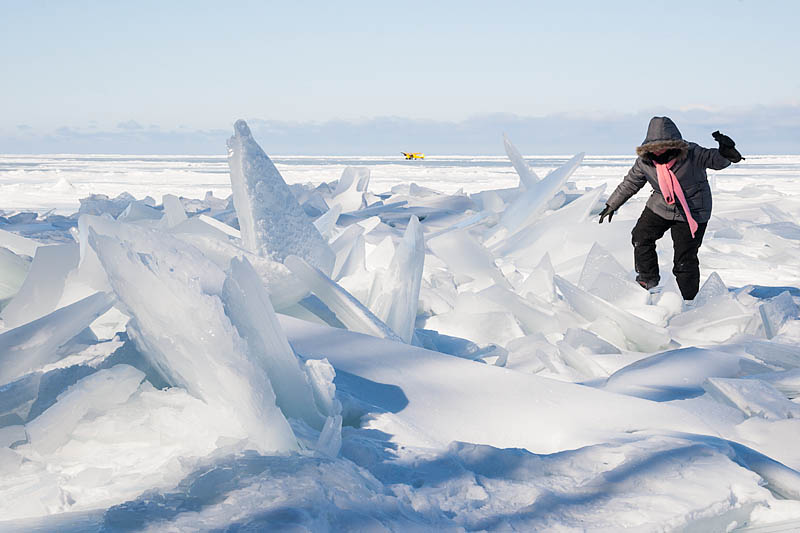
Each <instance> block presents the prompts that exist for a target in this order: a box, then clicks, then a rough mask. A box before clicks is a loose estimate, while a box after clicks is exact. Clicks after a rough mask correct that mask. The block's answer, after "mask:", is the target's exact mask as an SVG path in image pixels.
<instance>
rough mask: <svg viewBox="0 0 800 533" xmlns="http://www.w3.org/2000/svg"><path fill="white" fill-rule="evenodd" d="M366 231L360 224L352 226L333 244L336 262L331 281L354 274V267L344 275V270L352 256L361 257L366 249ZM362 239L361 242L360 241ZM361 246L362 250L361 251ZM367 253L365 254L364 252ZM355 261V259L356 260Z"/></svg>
mask: <svg viewBox="0 0 800 533" xmlns="http://www.w3.org/2000/svg"><path fill="white" fill-rule="evenodd" d="M363 234H364V229H363V228H362V227H361V226H359V225H358V224H351V225H349V226H348V227H347V229H346V230H344V232H343V233H342V234H341V235H339V237H338V238H337V239H336V240H335V241H333V242H332V243H331V246H330V247H331V250H332V251H333V253H334V254H335V255H336V261H335V262H334V265H333V271H332V272H331V279H334V280H337V281H338V280H339V279H340V278H342V277H343V276H346V275H348V273H352V268H353V267H352V265H351V267H350V268H348V271H350V272H344V273H342V269H343V268H344V266H345V264H346V263H347V262H348V260H349V259H350V256H351V255H353V256H359V254H360V252H361V251H363V247H364V238H363ZM359 238H360V240H359ZM359 244H360V247H361V249H362V250H359ZM364 253H365V252H364ZM354 261H355V259H354Z"/></svg>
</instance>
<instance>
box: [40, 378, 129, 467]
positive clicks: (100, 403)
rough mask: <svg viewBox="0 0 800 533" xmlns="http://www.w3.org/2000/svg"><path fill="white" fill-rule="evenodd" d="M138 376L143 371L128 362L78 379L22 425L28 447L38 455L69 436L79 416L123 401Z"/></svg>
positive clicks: (56, 445) (82, 416)
mask: <svg viewBox="0 0 800 533" xmlns="http://www.w3.org/2000/svg"><path fill="white" fill-rule="evenodd" d="M142 380H144V373H143V372H141V371H140V370H137V369H136V368H133V367H132V366H129V365H115V366H113V367H111V368H109V369H105V370H99V371H97V372H95V373H94V374H91V375H89V376H87V377H85V378H83V379H81V380H80V381H78V382H77V383H75V384H74V385H72V386H71V387H69V388H68V389H67V390H66V391H64V392H63V393H61V395H59V397H58V401H57V402H56V403H55V404H53V405H52V406H50V407H49V408H48V409H47V410H46V411H45V412H43V413H42V414H40V415H39V416H37V417H36V418H34V419H33V420H32V421H30V422H28V423H27V424H26V425H25V430H26V432H27V433H28V441H29V442H30V446H31V448H33V449H34V450H36V452H38V453H39V454H42V455H46V454H50V453H52V452H54V451H55V450H57V449H58V448H60V447H61V446H62V445H63V444H64V443H66V442H67V441H68V440H69V438H70V434H71V433H72V432H73V430H74V429H75V426H77V425H78V422H80V420H81V419H82V418H84V417H85V416H86V415H88V414H89V413H90V412H94V413H95V414H97V413H101V412H103V411H105V410H107V409H108V408H109V407H113V406H114V405H119V404H122V403H125V402H126V401H127V400H128V398H130V397H131V395H132V394H133V393H134V392H135V391H136V389H138V388H139V384H140V383H141V382H142Z"/></svg>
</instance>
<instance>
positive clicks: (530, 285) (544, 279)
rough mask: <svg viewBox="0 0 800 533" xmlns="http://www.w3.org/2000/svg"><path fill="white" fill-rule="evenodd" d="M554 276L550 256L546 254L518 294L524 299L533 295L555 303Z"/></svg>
mask: <svg viewBox="0 0 800 533" xmlns="http://www.w3.org/2000/svg"><path fill="white" fill-rule="evenodd" d="M553 276H555V270H554V269H553V263H552V262H551V261H550V254H548V253H546V254H544V257H542V260H541V261H540V262H539V264H538V265H536V267H535V268H534V269H533V271H532V272H531V273H530V274H528V277H527V278H525V281H524V282H523V283H522V285H521V286H520V288H519V289H518V290H517V292H518V293H519V294H521V295H522V296H523V297H527V295H528V294H532V295H534V296H535V297H537V298H540V299H542V300H544V301H546V302H555V301H556V285H555V283H554V282H553Z"/></svg>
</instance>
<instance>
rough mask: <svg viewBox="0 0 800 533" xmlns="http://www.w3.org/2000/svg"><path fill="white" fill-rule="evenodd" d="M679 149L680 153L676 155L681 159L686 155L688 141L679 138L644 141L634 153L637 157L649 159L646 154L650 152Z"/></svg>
mask: <svg viewBox="0 0 800 533" xmlns="http://www.w3.org/2000/svg"><path fill="white" fill-rule="evenodd" d="M672 149H676V150H680V151H681V153H680V155H679V156H678V158H679V159H683V158H684V157H686V154H687V153H688V152H689V143H687V142H686V141H684V140H681V139H675V140H669V141H654V142H650V143H645V144H643V145H641V146H639V147H637V148H636V155H638V156H639V157H644V158H645V159H648V160H649V159H650V158H649V157H647V154H648V153H650V152H657V151H659V150H672Z"/></svg>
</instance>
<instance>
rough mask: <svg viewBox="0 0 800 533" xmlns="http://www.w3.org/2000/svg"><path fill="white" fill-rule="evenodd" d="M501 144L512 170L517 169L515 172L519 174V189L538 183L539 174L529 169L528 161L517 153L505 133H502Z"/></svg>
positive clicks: (528, 187) (525, 188)
mask: <svg viewBox="0 0 800 533" xmlns="http://www.w3.org/2000/svg"><path fill="white" fill-rule="evenodd" d="M503 146H504V147H505V149H506V155H507V156H508V159H509V160H510V161H511V165H512V166H513V167H514V170H516V171H517V174H519V185H520V191H524V190H527V189H530V188H531V187H533V186H534V185H535V184H536V183H538V182H539V176H537V175H536V172H534V171H533V170H531V168H530V167H529V166H528V163H526V162H525V158H524V157H522V154H520V153H519V150H517V147H516V146H514V145H513V144H511V139H509V138H508V135H506V134H505V133H504V134H503Z"/></svg>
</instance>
